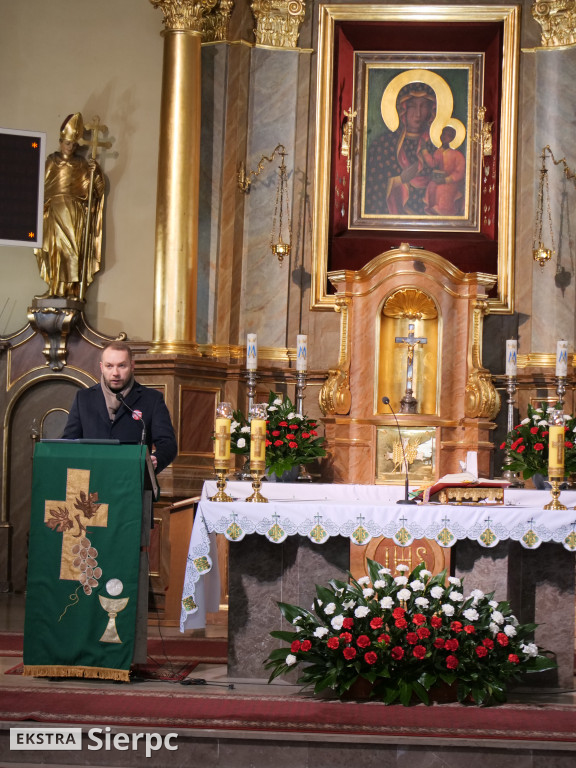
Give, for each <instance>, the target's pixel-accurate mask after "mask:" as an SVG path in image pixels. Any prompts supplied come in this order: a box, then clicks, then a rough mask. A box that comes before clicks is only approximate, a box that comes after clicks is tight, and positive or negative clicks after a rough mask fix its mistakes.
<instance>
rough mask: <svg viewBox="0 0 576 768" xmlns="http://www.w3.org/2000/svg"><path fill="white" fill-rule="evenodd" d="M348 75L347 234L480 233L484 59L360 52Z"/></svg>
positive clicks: (476, 55) (461, 55) (471, 55)
mask: <svg viewBox="0 0 576 768" xmlns="http://www.w3.org/2000/svg"><path fill="white" fill-rule="evenodd" d="M354 69H355V71H354V82H355V93H354V111H355V113H356V118H355V120H354V142H355V149H356V151H355V152H354V161H353V163H352V166H351V174H350V189H351V195H350V220H349V227H350V228H351V229H386V230H390V229H397V230H411V229H413V230H416V231H422V230H431V231H459V232H462V231H473V232H477V231H479V229H480V211H479V209H480V196H479V189H480V182H481V179H480V163H481V151H482V146H481V143H480V142H479V141H474V140H473V137H474V135H475V131H476V132H477V119H476V115H477V114H478V110H479V108H480V106H481V101H480V99H481V94H482V90H483V88H482V86H483V70H484V55H483V54H482V53H453V54H450V53H449V54H432V53H372V52H369V53H367V52H364V51H359V52H357V53H356V55H355V68H354ZM412 103H413V104H414V106H410V105H411V104H412ZM422 112H424V113H425V114H426V115H427V116H428V119H424V116H423V115H421V114H420V113H422ZM411 122H412V123H415V124H416V125H417V126H418V130H420V131H421V134H420V135H419V136H416V135H414V134H413V133H411V132H410V130H409V129H410V123H411ZM443 139H446V140H448V139H449V141H446V142H444V143H447V144H448V147H447V148H444V146H443ZM414 161H415V162H414ZM410 166H411V167H412V168H413V172H412V175H413V178H412V179H411V180H410V181H409V182H406V183H403V182H402V181H401V177H400V176H397V177H396V179H395V180H394V179H393V178H392V176H393V175H394V174H396V173H397V174H400V173H401V172H409V171H410V170H411V167H410ZM416 166H419V167H418V168H416ZM447 176H448V177H449V178H450V180H451V183H449V184H446V183H442V182H443V179H444V178H445V177H447ZM452 179H453V181H452ZM417 182H418V183H417Z"/></svg>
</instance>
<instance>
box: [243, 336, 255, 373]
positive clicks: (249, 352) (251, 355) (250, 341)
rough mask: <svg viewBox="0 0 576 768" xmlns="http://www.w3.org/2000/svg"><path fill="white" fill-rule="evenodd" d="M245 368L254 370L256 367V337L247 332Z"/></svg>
mask: <svg viewBox="0 0 576 768" xmlns="http://www.w3.org/2000/svg"><path fill="white" fill-rule="evenodd" d="M246 368H247V369H248V370H249V371H255V370H256V369H257V368H258V337H257V336H256V334H255V333H249V334H248V336H247V337H246Z"/></svg>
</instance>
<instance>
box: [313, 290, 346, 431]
mask: <svg viewBox="0 0 576 768" xmlns="http://www.w3.org/2000/svg"><path fill="white" fill-rule="evenodd" d="M349 305H350V299H349V298H347V297H344V298H343V297H338V298H337V299H336V306H335V307H334V310H335V311H336V312H340V356H339V358H338V367H337V368H331V369H330V370H329V371H328V378H327V379H326V381H325V382H324V384H323V385H322V388H321V389H320V394H319V395H318V402H319V404H320V409H321V411H322V413H323V414H324V416H334V415H335V414H338V415H341V416H342V415H345V414H347V413H348V412H349V411H350V407H351V405H352V393H351V392H350V355H349V340H348V307H349Z"/></svg>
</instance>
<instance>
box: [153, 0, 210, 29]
mask: <svg viewBox="0 0 576 768" xmlns="http://www.w3.org/2000/svg"><path fill="white" fill-rule="evenodd" d="M150 2H151V3H152V5H153V6H154V8H160V10H161V11H162V13H163V14H164V27H165V29H167V30H172V31H175V30H186V31H189V32H202V31H203V29H204V21H203V20H204V16H205V15H206V13H208V11H210V10H212V8H214V6H215V5H216V2H217V0H200V2H192V0H150Z"/></svg>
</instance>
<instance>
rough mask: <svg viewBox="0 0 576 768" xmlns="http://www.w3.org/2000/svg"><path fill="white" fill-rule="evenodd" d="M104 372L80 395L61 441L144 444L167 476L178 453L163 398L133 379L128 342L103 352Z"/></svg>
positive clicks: (101, 364)
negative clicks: (82, 439)
mask: <svg viewBox="0 0 576 768" xmlns="http://www.w3.org/2000/svg"><path fill="white" fill-rule="evenodd" d="M100 370H101V373H102V376H101V379H100V383H99V384H96V385H95V386H93V387H90V389H82V390H79V391H78V392H77V394H76V397H75V398H74V402H73V403H72V408H71V409H70V415H69V416H68V422H67V423H66V427H65V429H64V432H63V434H62V438H63V439H65V440H76V439H81V438H84V439H96V440H100V439H104V440H119V441H120V442H121V443H145V444H146V445H147V446H148V450H149V451H150V455H151V458H152V463H153V465H154V469H155V470H156V472H162V470H163V469H164V468H165V467H167V466H168V464H170V462H172V461H173V460H174V458H175V456H176V454H177V452H178V449H177V445H176V436H175V434H174V428H173V426H172V421H171V419H170V413H169V412H168V408H167V407H166V403H165V402H164V398H163V397H162V395H161V394H160V392H158V391H157V390H155V389H150V388H149V387H145V386H144V385H143V384H139V383H138V382H137V381H136V380H135V379H134V360H133V358H132V350H131V349H130V347H129V346H128V344H126V343H125V342H123V341H112V342H111V343H110V344H108V345H107V346H106V347H104V349H103V351H102V357H101V359H100Z"/></svg>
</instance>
